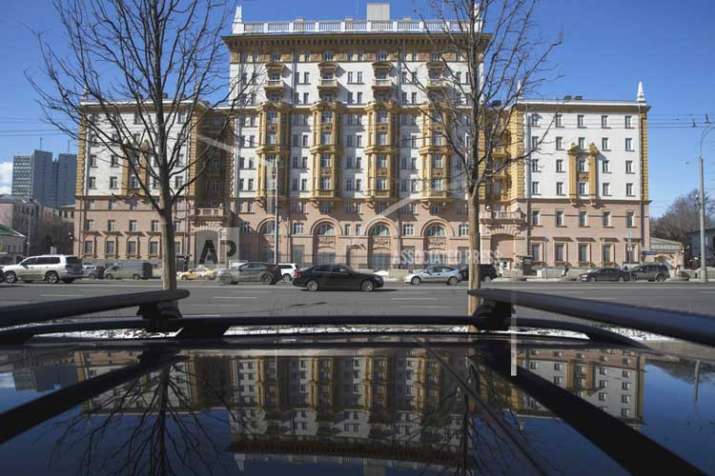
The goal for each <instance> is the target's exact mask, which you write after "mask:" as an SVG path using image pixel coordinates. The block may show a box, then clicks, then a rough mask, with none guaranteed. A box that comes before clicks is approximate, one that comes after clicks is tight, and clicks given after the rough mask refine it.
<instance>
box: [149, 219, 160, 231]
mask: <svg viewBox="0 0 715 476" xmlns="http://www.w3.org/2000/svg"><path fill="white" fill-rule="evenodd" d="M149 229H150V230H151V232H152V233H157V232H158V231H159V220H152V221H151V225H150V228H149Z"/></svg>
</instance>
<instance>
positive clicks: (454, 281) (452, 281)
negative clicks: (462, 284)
mask: <svg viewBox="0 0 715 476" xmlns="http://www.w3.org/2000/svg"><path fill="white" fill-rule="evenodd" d="M458 282H459V280H458V279H457V278H455V277H454V276H452V277H451V278H449V279H448V280H447V285H448V286H456V285H457V283H458Z"/></svg>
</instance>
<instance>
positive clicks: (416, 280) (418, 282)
mask: <svg viewBox="0 0 715 476" xmlns="http://www.w3.org/2000/svg"><path fill="white" fill-rule="evenodd" d="M410 284H412V285H413V286H417V285H419V284H422V280H421V279H420V278H418V277H417V276H415V277H414V278H412V281H410Z"/></svg>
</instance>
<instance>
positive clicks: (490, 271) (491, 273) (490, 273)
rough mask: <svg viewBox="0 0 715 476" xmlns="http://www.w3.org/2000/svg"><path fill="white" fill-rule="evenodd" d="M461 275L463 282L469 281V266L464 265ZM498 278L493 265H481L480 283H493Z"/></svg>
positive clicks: (461, 268) (460, 269)
mask: <svg viewBox="0 0 715 476" xmlns="http://www.w3.org/2000/svg"><path fill="white" fill-rule="evenodd" d="M459 274H461V275H462V281H467V280H468V279H469V266H467V265H464V266H461V267H460V268H459ZM496 278H497V269H496V268H495V267H494V265H493V264H480V265H479V280H480V281H487V282H489V281H491V280H492V279H496Z"/></svg>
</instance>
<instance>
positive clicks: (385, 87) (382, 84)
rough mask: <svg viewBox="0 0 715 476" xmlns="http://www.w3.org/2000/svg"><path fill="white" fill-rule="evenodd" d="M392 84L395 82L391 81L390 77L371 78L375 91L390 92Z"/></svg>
mask: <svg viewBox="0 0 715 476" xmlns="http://www.w3.org/2000/svg"><path fill="white" fill-rule="evenodd" d="M394 86H395V84H394V83H393V81H392V79H390V78H384V79H378V78H375V79H373V80H372V90H373V91H375V92H376V93H378V92H390V91H391V90H392V88H393V87H394Z"/></svg>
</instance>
